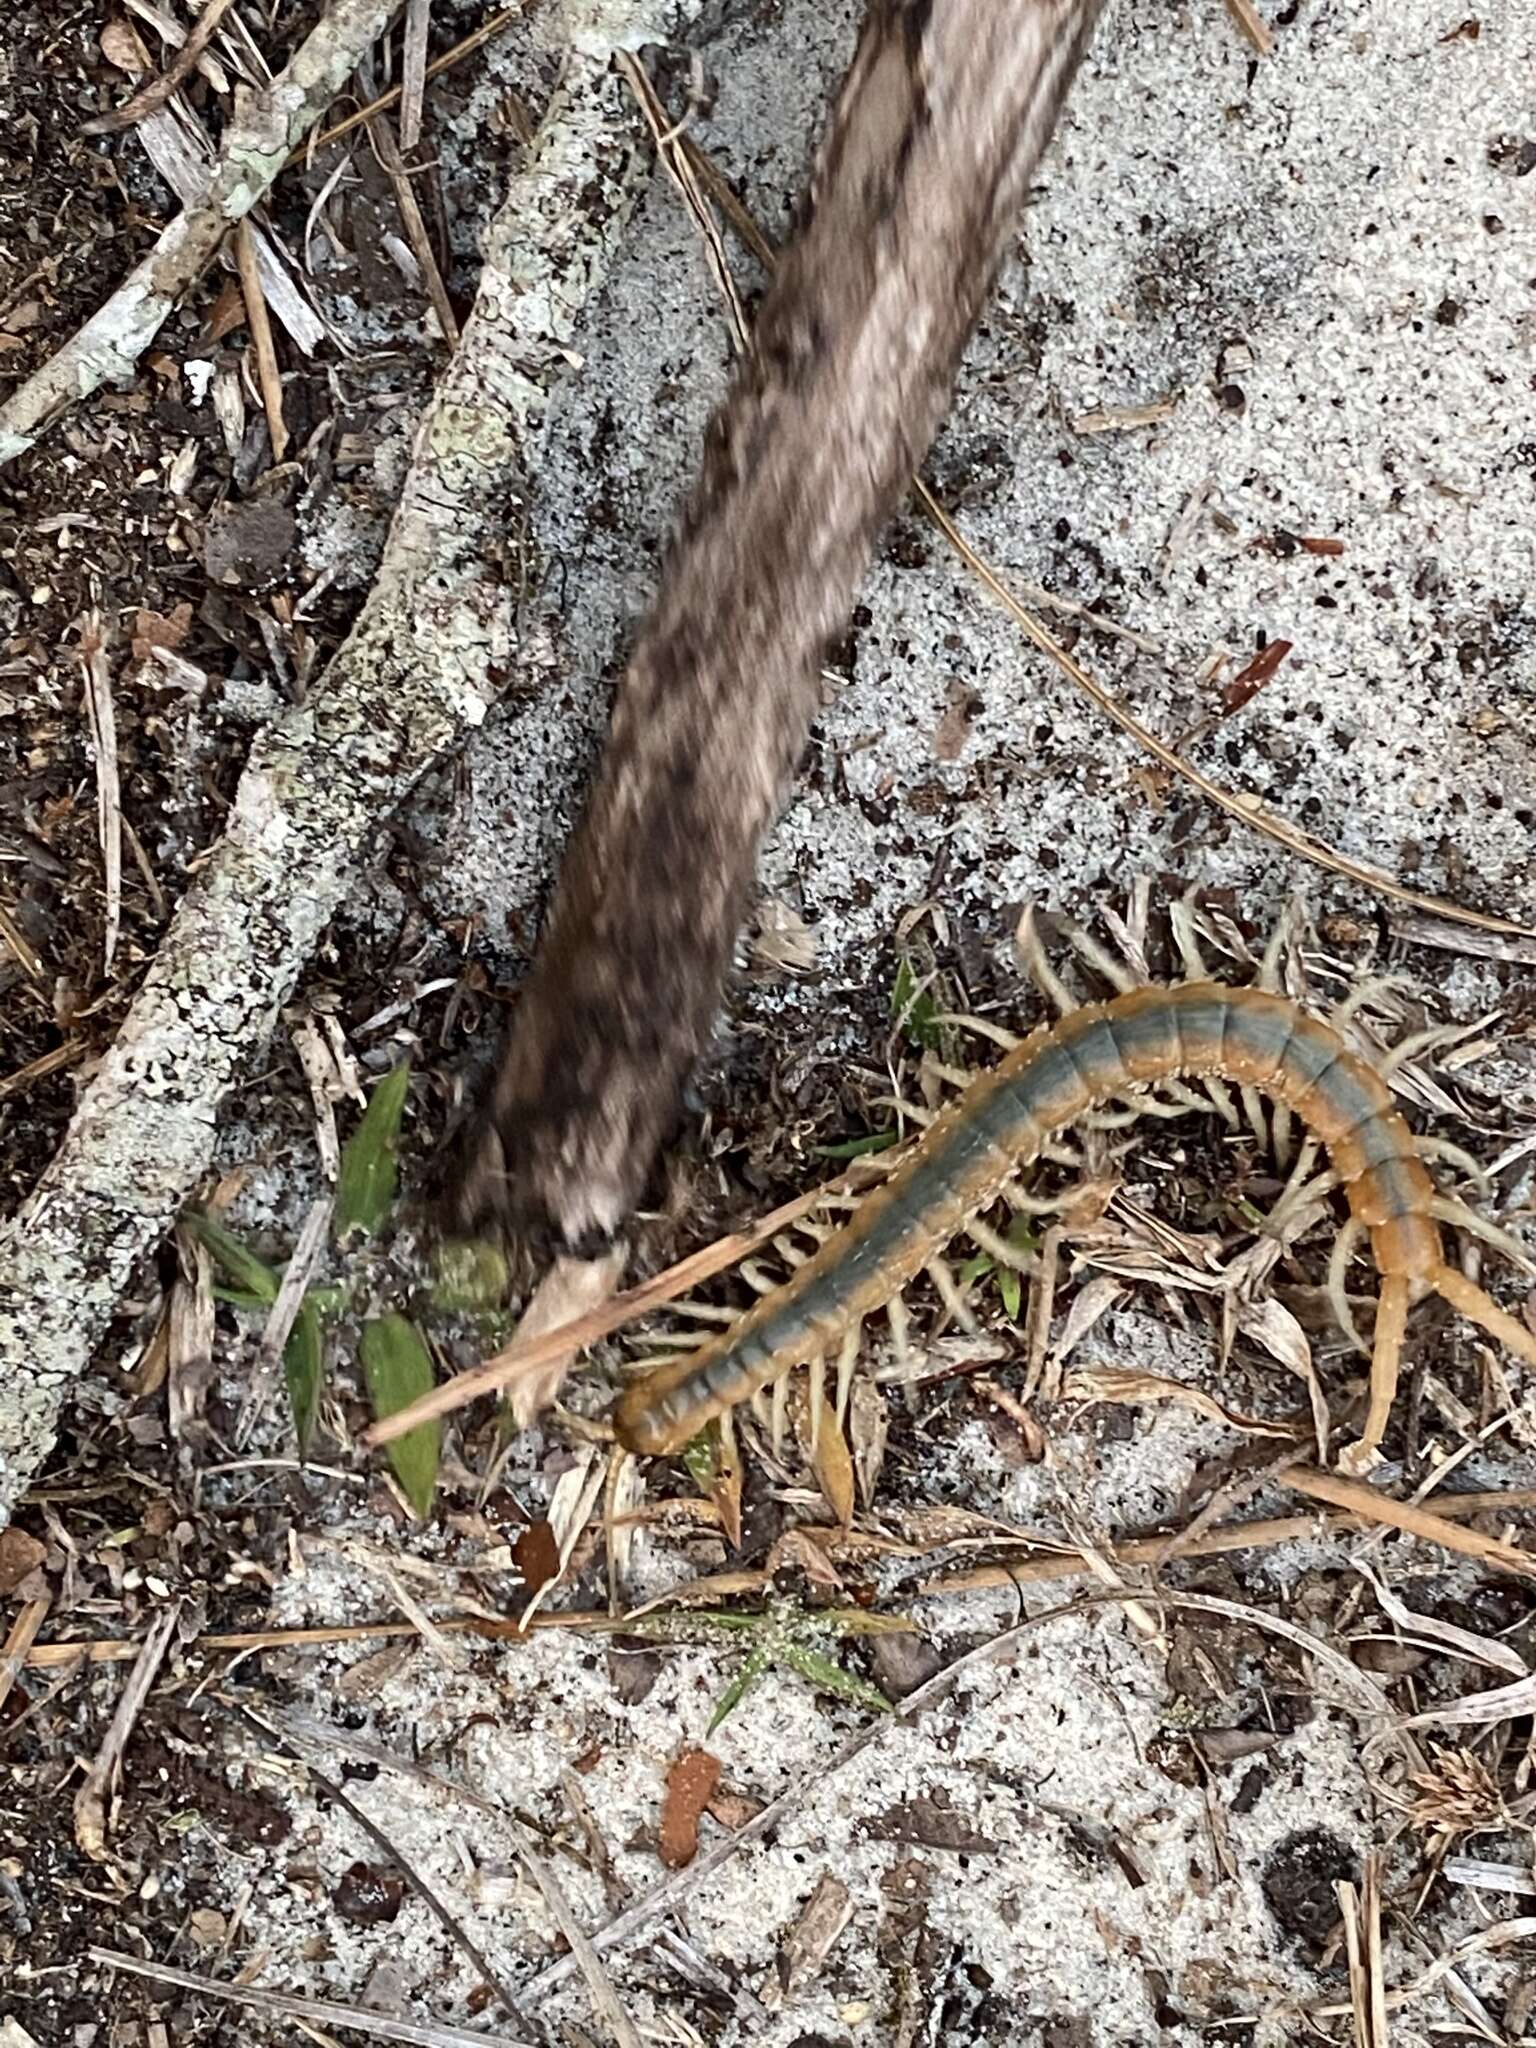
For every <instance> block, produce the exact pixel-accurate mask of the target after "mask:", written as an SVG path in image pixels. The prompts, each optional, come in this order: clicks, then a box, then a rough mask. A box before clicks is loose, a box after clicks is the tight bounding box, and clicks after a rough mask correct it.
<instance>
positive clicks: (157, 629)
mask: <svg viewBox="0 0 1536 2048" xmlns="http://www.w3.org/2000/svg"><path fill="white" fill-rule="evenodd" d="M191 630H192V607H191V605H190V604H179V605H177V607H176V609H175V610H174V611H173V612H172V613H171V614H170V615H169V617H167V616H166V615H165V614H164V613H162V612H151V611H141V612H140V613H139V614H138V616H137V617H136V618H135V619H134V622H133V658H134V660H135V661H148V659H149V657H150V655H151V653H152V652H153V651H154V649H155V648H157V647H167V648H169V649H170V650H171V651H172V652H173V653H174V652H175V650H176V649H177V648H178V647H180V646H181V645H182V643H183V642H184V641H185V639H186V637H187V635H188V633H190V632H191Z"/></svg>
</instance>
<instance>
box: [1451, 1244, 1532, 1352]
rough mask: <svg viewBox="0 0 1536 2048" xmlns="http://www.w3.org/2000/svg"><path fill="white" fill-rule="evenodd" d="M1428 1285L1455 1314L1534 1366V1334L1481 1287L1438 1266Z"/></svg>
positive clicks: (1454, 1270)
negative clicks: (1446, 1302) (1475, 1325)
mask: <svg viewBox="0 0 1536 2048" xmlns="http://www.w3.org/2000/svg"><path fill="white" fill-rule="evenodd" d="M1429 1284H1430V1286H1431V1287H1432V1288H1433V1289H1434V1291H1435V1293H1436V1294H1438V1295H1439V1296H1440V1299H1441V1300H1442V1301H1448V1302H1449V1303H1450V1304H1451V1307H1452V1308H1453V1309H1455V1311H1456V1313H1457V1314H1458V1315H1462V1316H1465V1317H1466V1319H1467V1321H1468V1322H1469V1323H1476V1324H1477V1327H1478V1328H1479V1329H1480V1330H1486V1331H1487V1332H1488V1335H1489V1336H1490V1337H1497V1338H1498V1340H1499V1342H1500V1343H1501V1344H1502V1345H1503V1346H1504V1347H1505V1349H1506V1350H1507V1351H1513V1352H1514V1354H1515V1356H1516V1357H1517V1358H1523V1359H1524V1360H1525V1362H1526V1363H1527V1365H1536V1337H1533V1336H1532V1335H1531V1333H1530V1331H1529V1330H1528V1329H1527V1328H1526V1327H1525V1325H1524V1323H1521V1322H1517V1321H1516V1320H1515V1318H1514V1317H1513V1316H1512V1315H1511V1314H1510V1313H1509V1311H1508V1310H1507V1309H1502V1308H1500V1307H1499V1304H1498V1303H1497V1302H1496V1301H1493V1300H1491V1299H1490V1297H1489V1296H1488V1295H1486V1294H1484V1292H1483V1290H1482V1289H1481V1287H1476V1286H1474V1285H1473V1283H1472V1282H1471V1281H1470V1280H1469V1279H1468V1278H1467V1276H1466V1274H1465V1273H1458V1272H1457V1270H1456V1268H1455V1267H1454V1266H1442V1267H1441V1268H1440V1270H1439V1272H1438V1273H1435V1274H1433V1275H1431V1278H1430V1282H1429Z"/></svg>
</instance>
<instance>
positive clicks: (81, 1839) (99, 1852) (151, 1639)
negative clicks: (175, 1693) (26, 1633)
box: [74, 1600, 181, 1863]
mask: <svg viewBox="0 0 1536 2048" xmlns="http://www.w3.org/2000/svg"><path fill="white" fill-rule="evenodd" d="M180 1619H181V1602H180V1601H179V1600H173V1601H172V1602H171V1603H170V1604H169V1605H168V1606H166V1607H163V1608H162V1609H161V1610H160V1612H159V1613H158V1614H157V1615H156V1616H155V1618H154V1620H153V1621H152V1622H151V1623H150V1626H149V1633H148V1634H147V1635H146V1636H145V1638H144V1641H143V1643H142V1644H141V1645H140V1648H139V1657H138V1662H137V1663H136V1664H135V1665H134V1667H133V1670H132V1671H131V1672H130V1673H129V1675H128V1683H127V1684H126V1685H125V1686H124V1687H123V1695H122V1698H121V1699H120V1700H119V1701H118V1703H117V1711H116V1713H115V1714H114V1715H113V1716H112V1720H111V1723H110V1725H109V1726H108V1729H107V1732H106V1735H105V1737H104V1739H103V1741H102V1745H101V1748H100V1749H99V1750H98V1751H97V1753H96V1760H95V1762H94V1763H93V1764H92V1765H91V1768H90V1769H89V1771H87V1772H86V1774H85V1778H84V1781H83V1782H82V1784H81V1786H80V1789H79V1791H78V1792H76V1794H75V1809H74V1814H75V1840H76V1841H77V1842H78V1843H79V1845H80V1847H81V1848H82V1849H83V1850H84V1851H85V1853H86V1855H87V1856H89V1857H90V1859H91V1861H92V1862H93V1863H105V1862H106V1861H107V1859H108V1854H109V1852H108V1849H107V1806H108V1803H109V1801H110V1799H111V1797H112V1787H113V1785H114V1784H115V1782H116V1779H117V1768H118V1765H119V1764H120V1763H121V1761H122V1755H123V1751H124V1749H125V1748H126V1747H127V1744H128V1738H129V1736H130V1735H131V1734H132V1733H133V1727H134V1723H135V1722H136V1721H137V1720H138V1718H139V1711H140V1709H141V1708H142V1707H143V1705H144V1702H145V1700H147V1699H148V1697H149V1688H150V1687H151V1686H152V1685H153V1684H154V1682H155V1674H156V1673H157V1672H158V1671H159V1669H160V1660H161V1658H162V1657H163V1656H164V1655H165V1651H166V1645H167V1644H168V1643H169V1642H170V1640H171V1637H172V1636H173V1635H174V1634H175V1633H176V1624H177V1622H178V1621H179V1620H180Z"/></svg>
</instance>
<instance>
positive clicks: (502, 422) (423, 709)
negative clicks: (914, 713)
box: [0, 0, 696, 1526]
mask: <svg viewBox="0 0 1536 2048" xmlns="http://www.w3.org/2000/svg"><path fill="white" fill-rule="evenodd" d="M352 11H353V12H354V13H355V12H357V11H359V10H358V9H357V8H354V9H353V10H352ZM376 11H379V10H376ZM695 12H696V7H695V6H694V4H693V0H643V4H636V0H606V5H602V4H598V0H571V4H570V6H569V8H568V11H567V12H566V13H565V14H564V15H563V16H557V17H556V18H555V19H554V20H553V21H552V22H551V24H550V30H551V34H552V35H555V36H559V37H560V39H561V41H562V42H563V43H564V45H565V47H566V49H567V51H568V56H567V60H566V64H565V69H564V75H563V78H562V82H561V86H560V89H559V91H558V93H557V95H556V97H555V99H554V101H553V102H552V104H551V106H550V108H549V111H548V113H547V115H546V117H545V120H544V124H543V127H542V129H541V131H540V134H539V136H538V137H537V139H536V141H535V143H534V146H533V149H532V151H531V153H530V158H529V162H528V165H527V168H526V169H525V170H524V171H523V172H522V173H521V174H520V175H519V176H518V177H517V178H516V179H515V180H514V181H513V184H512V186H511V189H510V190H509V192H508V194H507V197H506V200H505V203H504V204H503V206H502V208H501V211H500V213H499V214H498V216H497V218H496V221H495V223H494V225H493V227H492V229H491V231H490V234H489V237H488V240H487V247H486V251H485V262H484V269H483V271H482V274H481V279H480V285H479V292H478V296H477V299H476V303H475V309H474V313H473V315H472V316H471V319H470V321H469V323H468V325H467V326H466V328H465V332H464V338H463V341H462V343H461V346H460V348H459V350H458V353H457V354H456V356H455V357H454V359H453V362H452V363H451V364H450V366H449V368H448V370H447V371H446V372H445V374H444V377H443V381H442V383H441V385H440V387H439V389H438V391H437V392H436V394H435V396H434V398H433V401H432V404H431V406H430V407H429V409H428V411H427V413H426V415H425V417H424V419H423V421H422V424H421V428H420V430H419V433H418V436H417V441H416V446H415V450H414V454H413V460H412V466H411V471H410V476H409V480H408V482H407V485H406V489H405V492H404V495H403V497H402V501H401V503H400V506H399V508H398V510H397V512H396V515H395V518H394V521H393V524H392V526H391V529H390V534H389V539H388V542H387V544H386V548H385V553H384V559H383V562H382V565H381V567H380V570H379V574H378V578H377V580H376V583H375V585H374V588H373V590H372V592H371V593H370V596H369V598H368V602H367V604H366V605H365V606H364V609H363V612H362V614H361V616H360V617H359V619H358V621H357V624H356V626H355V627H354V628H353V631H352V633H351V635H350V636H349V638H348V640H347V641H346V643H345V645H344V646H343V647H342V648H341V650H340V651H339V652H338V654H337V655H336V657H335V659H334V660H333V661H332V663H331V665H330V668H329V669H328V671H327V673H326V675H325V677H324V678H323V680H322V682H321V684H320V685H319V686H318V687H317V689H316V691H315V692H314V694H313V695H312V696H311V698H310V699H309V701H308V702H306V703H304V704H301V705H297V706H295V707H293V708H292V709H291V710H289V711H287V712H285V713H284V715H283V716H282V717H281V718H279V719H278V720H276V721H275V722H274V723H273V724H272V725H271V726H270V727H268V728H267V730H266V731H265V732H264V733H263V734H262V735H261V737H260V738H259V739H258V741H257V742H256V744H255V746H254V747H253V748H252V751H251V757H250V760H249V762H248V764H247V766H246V769H245V773H244V775H243V776H242V778H241V782H240V786H239V790H238V793H237V796H236V800H235V804H234V808H233V811H232V814H231V817H230V821H229V826H228V829H227V831H226V833H225V835H224V837H223V839H222V840H221V841H220V843H219V845H218V846H217V848H216V849H215V851H214V853H213V855H212V857H211V858H210V860H209V861H208V863H207V865H206V866H205V867H204V868H203V870H202V872H201V874H200V875H199V877H198V879H197V881H196V882H195V883H194V884H193V886H192V887H191V888H190V889H189V890H188V892H187V894H186V896H185V897H184V899H183V900H182V902H181V904H180V906H179V907H178V909H177V912H176V915H175V917H174V919H173V921H172V924H171V928H170V930H169V932H168V933H167V935H166V938H165V941H164V943H163V945H162V947H161V949H160V952H159V955H158V956H157V958H156V960H155V963H154V966H153V967H152V969H151V970H150V973H149V975H148V977H147V978H146V980H145V983H144V986H143V988H142V990H141V992H140V994H139V995H138V997H137V999H136V1000H135V1002H134V1004H133V1007H132V1009H131V1010H130V1012H129V1014H128V1017H127V1019H126V1021H125V1023H124V1025H123V1028H122V1030H121V1032H120V1033H119V1035H118V1038H117V1041H116V1043H115V1044H114V1045H113V1047H112V1048H111V1050H110V1052H109V1053H108V1054H107V1056H106V1058H105V1059H104V1060H103V1062H102V1065H101V1067H100V1069H99V1071H98V1072H97V1074H96V1075H95V1077H94V1079H93V1080H92V1082H91V1084H90V1087H89V1088H88V1090H87V1091H86V1094H85V1096H84V1098H83V1100H82V1102H81V1104H80V1107H79V1109H78V1111H77V1112H76V1115H75V1117H74V1120H73V1122H72V1123H71V1125H70V1128H69V1131H68V1133H67V1135H66V1137H65V1139H64V1143H63V1145H62V1146H61V1148H60V1150H59V1152H58V1155H57V1156H56V1158H55V1159H54V1160H53V1162H52V1163H51V1165H50V1166H49V1168H48V1170H47V1172H46V1173H45V1174H44V1176H43V1178H42V1180H41V1182H40V1183H39V1185H38V1187H37V1189H36V1190H35V1191H34V1193H33V1194H32V1195H31V1196H30V1197H29V1199H28V1200H27V1201H26V1203H24V1205H23V1206H22V1208H21V1210H20V1211H19V1212H18V1213H17V1215H16V1216H15V1217H14V1218H13V1219H12V1220H11V1221H10V1222H9V1223H8V1224H7V1225H5V1226H4V1227H0V1526H3V1524H4V1522H5V1519H6V1517H7V1515H8V1514H9V1511H10V1509H11V1507H12V1506H13V1505H14V1502H15V1500H16V1497H17V1495H18V1493H19V1492H20V1491H21V1489H22V1487H23V1486H24V1485H25V1484H26V1482H27V1480H28V1478H29V1477H30V1475H31V1474H32V1472H33V1471H34V1470H35V1468H36V1466H37V1464H38V1462H39V1460H40V1459H41V1458H42V1456H43V1455H44V1453H45V1452H46V1451H47V1449H48V1447H49V1445H50V1444H51V1442H52V1440H53V1435H54V1430H55V1426H56V1423H57V1420H58V1415H59V1410H60V1407H61V1405H62V1403H63V1401H64V1399H65V1397H66V1395H67V1394H68V1392H69V1389H70V1387H71V1384H72V1383H73V1382H74V1380H75V1379H76V1378H77V1376H78V1375H79V1374H80V1372H81V1371H82V1370H83V1368H84V1367H85V1365H86V1364H87V1363H88V1361H89V1359H90V1358H91V1355H92V1353H93V1351H94V1349H95V1347H96V1345H97V1343H98V1342H99V1341H100V1339H101V1337H102V1336H103V1334H104V1332H105V1330H106V1328H107V1325H108V1322H109V1320H110V1318H111V1316H112V1313H113V1311H114V1309H115V1307H116V1305H117V1303H118V1301H119V1299H120V1298H121V1296H122V1294H123V1292H124V1290H125V1289H126V1288H127V1286H128V1284H129V1282H130V1279H131V1276H132V1274H133V1271H134V1268H135V1266H136V1265H137V1263H138V1262H139V1261H140V1260H141V1259H142V1258H143V1257H144V1255H145V1254H146V1253H147V1252H148V1251H150V1250H151V1249H152V1248H153V1247H154V1245H155V1244H156V1243H157V1242H158V1240H159V1239H160V1237H161V1236H162V1234H163V1233H164V1231H165V1230H166V1228H167V1227H168V1225H169V1224H170V1222H171V1221H172V1219H173V1218H174V1216H175V1215H176V1213H177V1211H178V1210H179V1209H180V1208H181V1206H182V1205H183V1203H184V1202H185V1201H186V1199H187V1197H188V1195H189V1194H190V1193H191V1192H192V1190H193V1188H194V1187H195V1185H196V1183H197V1181H198V1179H199V1177H200V1175H201V1174H202V1173H203V1172H204V1171H205V1169H206V1167H207V1164H208V1161H209V1158H210V1155H211V1152H212V1148H213V1140H214V1132H215V1126H216V1119H217V1117H218V1113H219V1108H220V1105H221V1103H222V1102H223V1100H224V1098H225V1096H226V1094H227V1093H228V1091H229V1090H230V1088H231V1087H232V1086H233V1085H234V1084H235V1083H236V1082H237V1081H238V1080H239V1078H240V1077H241V1075H242V1074H244V1073H245V1072H246V1071H248V1069H249V1067H250V1065H251V1063H252V1062H253V1061H254V1060H256V1059H257V1058H259V1056H260V1054H261V1051H262V1048H263V1047H264V1046H265V1044H266V1042H267V1039H268V1037H269V1036H270V1034H271V1031H272V1028H273V1025H274V1022H275V1020H276V1018H277V1015H278V1012H279V1009H280V1007H281V1005H282V1004H283V1002H284V1001H285V1000H286V998H287V997H288V996H289V994H290V993H291V991H292V989H293V987H294V984H295V982H296V980H297V978H298V975H299V972H300V969H301V968H302V966H303V964H304V962H305V961H306V960H307V958H308V957H309V955H310V953H311V951H312V950H313V948H314V946H315V944H316V942H317V940H318V939H319V937H320V935H321V933H322V931H323V930H324V928H325V926H326V924H327V922H328V920H329V919H330V917H331V915H332V914H333V912H334V911H335V909H336V908H337V906H338V904H339V903H340V902H341V900H342V898H343V897H344V895H345V893H346V891H347V889H348V887H349V885H350V883H351V880H352V878H353V876H354V874H355V872H356V863H357V860H358V856H359V853H360V850H361V849H362V848H363V847H364V846H366V845H367V844H368V843H369V841H370V840H371V838H372V837H373V835H374V833H375V832H376V830H377V826H378V821H379V820H380V818H382V817H383V816H385V815H386V814H387V813H388V812H389V811H390V809H391V808H392V807H393V806H394V805H395V804H397V803H398V802H399V801H400V799H401V797H402V796H403V795H404V794H405V793H406V792H407V791H408V790H409V789H410V788H411V786H412V785H413V784H414V783H415V781H416V780H417V779H418V777H419V776H420V775H421V774H422V773H423V772H424V771H425V770H427V769H428V768H430V767H431V766H432V765H433V764H434V762H436V761H437V760H439V759H440V758H441V757H442V755H443V753H444V751H445V750H446V749H447V748H449V747H451V746H452V745H453V744H454V743H455V742H456V741H458V740H459V739H460V738H461V737H462V736H463V734H464V733H465V732H466V730H467V729H469V728H471V727H473V726H476V725H478V724H479V723H480V722H481V721H482V719H483V718H484V717H485V714H486V711H487V708H488V707H489V705H490V703H491V701H492V699H493V697H494V695H495V694H496V690H497V687H498V683H499V680H501V679H504V678H505V676H506V675H507V674H508V673H509V672H511V671H512V670H513V669H514V668H515V669H516V671H517V673H518V675H519V678H520V682H521V683H522V684H523V685H524V686H526V685H527V684H528V682H529V681H530V680H532V681H534V682H535V683H537V681H538V680H539V679H540V677H541V676H542V675H543V674H546V673H548V672H549V670H550V668H551V667H552V663H553V655H552V652H551V650H550V649H549V648H548V647H547V646H545V645H544V644H543V643H541V642H539V641H536V640H531V639H530V638H528V637H526V636H525V637H524V638H523V639H522V640H519V639H518V637H517V633H516V628H515V621H514V614H513V605H512V601H511V595H510V593H509V592H508V590H507V588H506V585H505V577H504V572H503V571H502V570H500V569H499V568H497V567H496V566H494V561H495V557H496V555H497V552H498V544H499V542H500V540H501V538H502V536H504V534H505V533H506V531H507V530H508V527H509V526H515V525H516V524H517V522H518V521H519V520H520V518H521V517H522V516H523V515H522V506H523V501H524V497H525V488H526V480H527V477H528V475H529V474H530V472H532V471H534V470H535V469H536V467H537V461H538V455H539V445H540V434H541V430H542V429H543V428H544V426H545V424H546V419H547V414H548V411H549V407H550V403H551V400H552V398H553V396H554V394H555V392H556V391H557V389H558V387H559V385H560V384H561V383H562V381H563V380H564V379H565V378H566V377H568V376H569V375H570V364H571V352H570V351H571V343H572V339H573V329H574V325H575V321H576V318H577V316H578V315H579V313H580V310H581V308H582V306H583V305H584V303H585V302H586V300H587V298H588V297H589V296H590V294H591V293H592V291H593V290H594V288H595V287H596V286H597V285H598V284H599V282H600V281H601V280H602V278H603V276H604V275H605V273H606V271H607V268H608V266H609V263H610V261H611V258H612V256H613V253H614V251H615V249H616V248H617V246H618V244H619V242H620V239H621V237H622V235H623V231H624V226H625V222H626V221H627V219H628V216H629V213H630V211H631V210H632V207H633V202H634V199H635V196H636V195H637V193H638V191H639V189H640V187H641V184H642V182H643V180H644V178H645V176H646V173H647V170H648V165H649V153H648V151H647V150H646V149H645V148H644V147H643V146H642V142H641V130H640V125H639V123H638V121H637V120H636V118H635V115H634V112H633V107H632V103H631V102H630V100H629V97H628V95H627V93H626V92H625V89H624V87H623V85H622V83H621V82H620V81H619V79H618V78H617V77H616V76H615V75H614V74H613V72H612V70H611V68H610V57H609V53H610V51H611V50H612V49H613V48H615V47H618V46H620V45H629V44H631V43H633V41H634V40H636V39H637V38H647V39H649V40H653V41H660V40H664V39H665V38H666V37H667V36H668V35H669V34H673V33H675V32H676V31H677V29H678V27H679V26H680V25H682V24H684V23H686V22H687V21H689V20H690V19H691V18H692V16H693V14H694V13H695Z"/></svg>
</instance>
